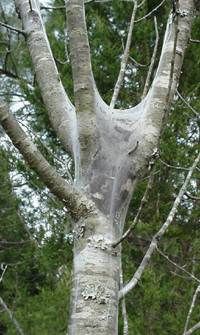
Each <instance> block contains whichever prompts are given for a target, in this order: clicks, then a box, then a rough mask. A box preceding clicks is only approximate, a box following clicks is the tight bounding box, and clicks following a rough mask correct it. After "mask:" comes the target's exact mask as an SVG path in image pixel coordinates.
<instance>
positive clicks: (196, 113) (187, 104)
mask: <svg viewBox="0 0 200 335" xmlns="http://www.w3.org/2000/svg"><path fill="white" fill-rule="evenodd" d="M176 93H177V94H178V97H179V98H180V99H181V100H182V101H183V103H184V104H185V105H186V106H187V107H188V108H189V109H190V110H191V111H192V112H193V113H194V114H195V115H196V116H198V117H199V113H198V112H197V111H196V110H195V109H194V108H193V107H192V106H191V105H190V104H189V102H187V100H186V99H185V98H184V97H183V96H182V95H181V94H180V93H179V92H178V90H176Z"/></svg>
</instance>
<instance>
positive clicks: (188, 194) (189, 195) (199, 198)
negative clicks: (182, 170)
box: [185, 192, 200, 200]
mask: <svg viewBox="0 0 200 335" xmlns="http://www.w3.org/2000/svg"><path fill="white" fill-rule="evenodd" d="M185 195H186V197H188V198H189V199H191V200H200V197H196V196H195V195H192V194H190V193H188V192H185Z"/></svg>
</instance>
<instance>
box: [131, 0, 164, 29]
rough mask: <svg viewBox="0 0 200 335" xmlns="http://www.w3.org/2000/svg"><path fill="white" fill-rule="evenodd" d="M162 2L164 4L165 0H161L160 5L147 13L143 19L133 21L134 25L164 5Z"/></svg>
mask: <svg viewBox="0 0 200 335" xmlns="http://www.w3.org/2000/svg"><path fill="white" fill-rule="evenodd" d="M164 2H165V0H162V1H161V3H160V4H159V5H158V6H156V7H155V8H154V9H152V10H151V11H150V12H149V13H147V14H146V15H144V16H143V17H141V18H139V19H138V20H135V23H138V22H140V21H142V20H144V19H146V18H147V17H149V16H150V15H152V14H153V13H155V12H156V11H157V10H158V9H159V8H160V7H161V6H162V5H163V4H164Z"/></svg>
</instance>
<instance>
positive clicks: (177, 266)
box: [156, 246, 200, 284]
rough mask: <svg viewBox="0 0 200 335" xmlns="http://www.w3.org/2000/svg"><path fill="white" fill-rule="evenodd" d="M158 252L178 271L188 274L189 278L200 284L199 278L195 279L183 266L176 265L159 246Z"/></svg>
mask: <svg viewBox="0 0 200 335" xmlns="http://www.w3.org/2000/svg"><path fill="white" fill-rule="evenodd" d="M156 250H157V251H158V253H159V254H160V255H161V256H162V257H164V258H165V259H166V260H167V261H168V262H169V263H171V264H172V265H173V266H175V267H176V268H177V269H179V270H181V271H182V272H184V273H186V274H187V275H188V276H189V277H191V278H192V279H194V280H195V281H197V282H198V283H199V284H200V279H198V278H197V277H195V276H194V275H193V274H192V273H191V272H189V271H187V270H185V269H184V268H183V267H182V266H180V265H179V264H177V263H175V262H174V261H172V260H171V259H170V258H169V257H168V256H167V255H165V254H164V253H163V252H162V251H161V250H160V249H159V248H158V246H156Z"/></svg>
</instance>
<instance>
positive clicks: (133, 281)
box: [119, 153, 200, 298]
mask: <svg viewBox="0 0 200 335" xmlns="http://www.w3.org/2000/svg"><path fill="white" fill-rule="evenodd" d="M199 161H200V153H199V154H198V156H197V158H196V159H195V161H194V163H193V165H192V166H191V168H190V170H189V172H188V174H187V177H186V179H185V182H184V183H183V185H182V187H181V189H180V191H179V194H178V196H177V197H176V199H175V201H174V204H173V206H172V209H171V211H170V213H169V215H168V217H167V219H166V221H165V223H164V224H163V225H162V227H161V228H160V230H159V231H158V232H157V233H156V234H155V235H154V237H153V239H152V241H151V244H150V246H149V248H148V250H147V252H146V254H145V256H144V258H143V260H142V262H141V264H140V265H139V267H138V269H137V270H136V272H135V274H134V276H133V278H132V279H131V280H130V282H129V283H128V284H127V285H126V286H124V287H123V289H122V290H120V292H119V298H122V297H123V296H125V295H126V294H127V293H128V292H129V291H131V290H132V289H133V288H134V287H135V286H136V285H137V283H138V281H139V280H140V278H141V276H142V274H143V272H144V270H145V268H146V266H147V265H148V263H149V260H150V258H151V256H152V254H153V252H154V251H155V250H156V248H157V244H158V242H159V240H160V239H161V238H162V236H163V235H164V234H165V232H166V231H167V229H168V228H169V226H170V224H171V223H172V221H173V219H174V216H175V214H176V212H177V210H178V206H179V204H180V202H181V200H182V197H183V195H184V193H185V191H186V189H187V186H188V184H189V181H190V179H191V177H192V174H193V172H194V170H195V168H196V166H197V164H198V163H199Z"/></svg>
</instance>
